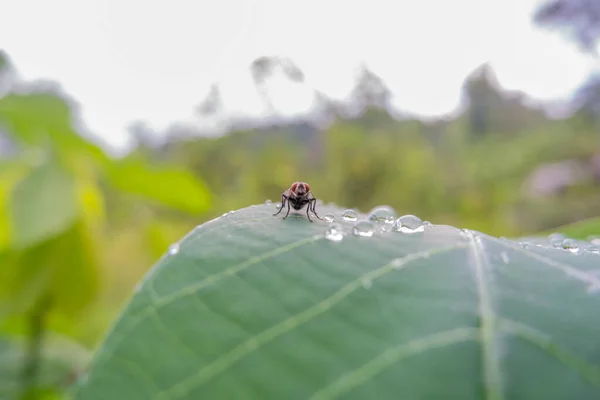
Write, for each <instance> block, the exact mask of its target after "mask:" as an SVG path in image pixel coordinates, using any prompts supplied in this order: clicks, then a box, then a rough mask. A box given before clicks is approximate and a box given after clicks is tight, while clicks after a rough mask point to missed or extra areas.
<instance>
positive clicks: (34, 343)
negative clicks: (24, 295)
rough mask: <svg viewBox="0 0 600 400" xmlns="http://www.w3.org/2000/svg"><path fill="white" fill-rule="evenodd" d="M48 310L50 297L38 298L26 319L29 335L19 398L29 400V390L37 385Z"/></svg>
mask: <svg viewBox="0 0 600 400" xmlns="http://www.w3.org/2000/svg"><path fill="white" fill-rule="evenodd" d="M49 309H50V296H47V295H46V296H43V297H42V298H40V300H39V301H38V303H37V304H36V306H35V307H34V308H33V310H32V312H31V314H30V315H29V317H28V321H27V324H28V328H29V335H28V341H27V349H26V353H25V363H24V365H23V375H22V383H23V391H22V396H21V398H22V399H23V400H25V399H30V398H31V397H30V394H29V393H30V390H31V389H33V388H35V385H36V383H37V378H38V373H39V369H40V365H41V363H42V347H43V340H44V333H45V324H46V315H47V313H48V311H49Z"/></svg>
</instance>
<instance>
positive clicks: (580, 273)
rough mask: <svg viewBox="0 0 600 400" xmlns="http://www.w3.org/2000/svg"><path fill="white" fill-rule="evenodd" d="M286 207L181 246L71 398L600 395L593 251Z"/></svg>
mask: <svg viewBox="0 0 600 400" xmlns="http://www.w3.org/2000/svg"><path fill="white" fill-rule="evenodd" d="M274 211H275V210H274V206H272V205H260V206H252V207H249V208H245V209H241V210H238V211H236V212H235V213H229V214H227V215H225V216H223V217H221V218H218V219H216V220H213V221H210V222H208V223H205V224H203V225H201V226H199V227H197V228H196V229H195V230H193V231H192V232H191V233H190V234H189V235H187V236H186V237H185V238H183V239H182V240H181V241H180V243H179V244H177V245H176V246H172V248H171V251H170V252H169V254H166V255H165V256H164V257H163V258H162V259H161V260H159V262H158V263H157V264H156V265H155V266H154V267H153V268H152V269H151V270H150V271H149V272H148V274H147V276H146V277H145V278H144V280H143V281H142V282H140V285H139V287H138V290H137V292H136V293H135V295H134V296H133V298H132V300H131V302H130V304H128V305H127V307H126V308H125V309H124V310H123V313H122V315H121V316H120V317H119V319H118V320H117V322H116V324H115V325H114V326H113V328H112V329H111V331H110V332H109V333H108V336H107V338H106V340H105V342H104V343H103V344H102V346H101V347H100V349H99V350H98V352H97V353H96V355H95V357H94V361H93V363H92V366H91V368H90V370H89V374H88V376H87V377H86V378H85V379H84V380H82V381H81V382H80V383H79V384H78V385H77V386H76V387H75V392H74V393H75V394H76V397H75V398H77V399H81V400H95V399H108V398H115V399H116V398H123V399H124V398H127V399H131V400H134V399H149V398H152V399H169V400H175V399H217V398H223V399H225V398H227V399H331V398H343V399H399V398H401V399H447V398H456V399H463V400H469V399H524V400H530V399H566V398H580V399H592V398H600V367H599V365H600V318H598V310H599V309H600V293H599V292H600V256H599V255H598V254H596V253H594V252H592V251H586V252H584V251H581V252H578V254H574V253H572V252H570V251H566V250H562V249H555V248H552V247H550V246H534V245H529V246H527V247H526V248H524V247H523V246H522V245H520V244H519V243H516V242H513V241H509V240H505V239H497V238H494V237H491V236H487V235H485V234H481V233H478V232H473V231H461V230H459V229H456V228H453V227H450V226H427V227H426V228H425V229H424V231H422V232H417V233H412V234H409V233H402V232H397V231H394V230H390V229H389V228H390V226H389V225H386V224H384V223H374V227H375V233H374V234H373V235H372V236H371V237H364V236H356V235H353V234H352V232H353V226H354V224H355V222H353V221H345V220H343V219H342V218H341V214H342V211H343V210H341V209H339V208H336V207H333V206H323V205H320V206H318V207H317V211H318V212H320V213H321V215H323V214H325V213H333V214H334V215H335V217H336V220H335V221H334V222H333V223H328V222H325V221H320V220H315V222H314V223H310V222H308V221H307V220H306V216H305V215H304V214H301V215H291V216H290V217H289V218H288V219H286V220H282V219H281V216H282V215H283V213H282V214H280V215H279V216H277V217H273V216H272V214H273V212H274ZM360 218H366V216H364V215H360ZM365 224H367V225H368V223H367V222H365V221H363V222H361V226H362V227H364V226H365ZM334 226H335V227H336V228H337V229H338V231H336V232H332V231H331V228H332V227H334ZM382 228H383V229H382ZM328 229H330V231H327V230H328ZM339 230H341V231H342V232H344V237H343V239H342V240H341V241H335V240H330V239H339V235H336V233H339ZM361 231H363V232H364V231H365V230H364V229H362V230H361Z"/></svg>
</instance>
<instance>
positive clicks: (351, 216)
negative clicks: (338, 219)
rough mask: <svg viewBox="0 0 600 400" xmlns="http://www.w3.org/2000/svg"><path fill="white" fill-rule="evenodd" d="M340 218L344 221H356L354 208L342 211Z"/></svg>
mask: <svg viewBox="0 0 600 400" xmlns="http://www.w3.org/2000/svg"><path fill="white" fill-rule="evenodd" d="M342 218H343V219H344V220H345V221H356V220H357V219H358V213H357V212H356V211H354V210H350V209H348V210H345V211H344V212H343V213H342Z"/></svg>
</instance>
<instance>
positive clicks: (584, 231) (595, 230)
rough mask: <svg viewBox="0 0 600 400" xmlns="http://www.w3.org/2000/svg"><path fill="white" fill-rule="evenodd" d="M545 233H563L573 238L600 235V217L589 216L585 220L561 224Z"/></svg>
mask: <svg viewBox="0 0 600 400" xmlns="http://www.w3.org/2000/svg"><path fill="white" fill-rule="evenodd" d="M545 233H546V234H548V235H549V234H551V233H561V234H563V235H564V236H567V237H569V238H573V239H586V238H588V237H590V236H599V237H600V217H596V218H588V219H586V220H583V221H578V222H574V223H572V224H568V225H564V226H560V227H558V228H555V229H552V230H551V231H547V232H545Z"/></svg>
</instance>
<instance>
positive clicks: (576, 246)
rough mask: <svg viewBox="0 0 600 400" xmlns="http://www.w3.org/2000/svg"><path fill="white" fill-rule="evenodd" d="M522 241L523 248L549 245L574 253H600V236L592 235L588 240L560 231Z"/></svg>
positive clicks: (548, 246)
mask: <svg viewBox="0 0 600 400" xmlns="http://www.w3.org/2000/svg"><path fill="white" fill-rule="evenodd" d="M520 243H521V246H522V247H523V248H529V247H531V246H534V247H547V248H555V249H560V250H564V251H568V252H569V253H572V254H599V255H600V236H590V237H588V238H587V240H575V239H573V238H569V237H566V236H564V235H563V234H560V233H552V234H550V235H548V237H547V238H538V239H525V240H523V241H520Z"/></svg>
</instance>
